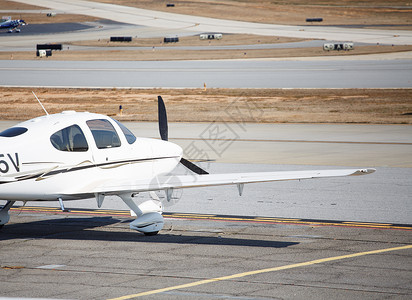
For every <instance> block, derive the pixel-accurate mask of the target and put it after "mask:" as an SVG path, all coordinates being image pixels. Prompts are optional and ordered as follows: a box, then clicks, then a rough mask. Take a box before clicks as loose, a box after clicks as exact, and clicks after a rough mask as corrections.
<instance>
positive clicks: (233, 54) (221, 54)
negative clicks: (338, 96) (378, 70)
mask: <svg viewBox="0 0 412 300" xmlns="http://www.w3.org/2000/svg"><path fill="white" fill-rule="evenodd" d="M404 51H412V46H362V47H355V50H351V51H330V52H328V51H323V50H322V49H321V48H292V49H257V50H174V49H172V50H159V49H154V50H102V51H88V50H85V51H72V50H69V51H67V50H64V51H53V54H52V56H49V57H43V58H40V57H36V54H35V51H33V52H28V51H21V52H17V51H16V52H6V51H4V52H0V60H12V59H14V60H31V59H38V60H68V61H70V60H72V61H147V60H151V61H159V60H207V59H244V58H285V57H316V56H348V55H360V54H375V53H393V52H404Z"/></svg>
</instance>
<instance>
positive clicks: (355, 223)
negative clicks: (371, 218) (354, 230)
mask: <svg viewBox="0 0 412 300" xmlns="http://www.w3.org/2000/svg"><path fill="white" fill-rule="evenodd" d="M342 223H344V224H353V225H371V224H372V225H378V226H388V225H392V224H390V223H367V222H342Z"/></svg>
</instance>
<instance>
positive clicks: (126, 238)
mask: <svg viewBox="0 0 412 300" xmlns="http://www.w3.org/2000/svg"><path fill="white" fill-rule="evenodd" d="M121 223H128V221H124V220H119V219H115V218H112V217H87V218H70V217H69V218H56V219H48V220H41V221H32V222H27V223H9V224H6V225H5V226H4V227H3V228H2V229H1V230H0V241H2V240H14V239H56V240H85V241H113V242H134V243H136V242H138V243H165V244H166V243H167V244H173V243H177V244H188V245H219V246H228V245H230V246H246V247H270V248H285V247H289V246H292V245H297V244H299V243H296V242H282V241H268V240H258V239H244V238H233V237H225V236H204V235H193V234H184V235H181V234H180V233H176V234H173V233H172V232H169V233H168V232H167V231H162V232H160V233H159V234H158V235H155V236H145V235H143V234H141V233H139V232H136V231H132V230H130V229H128V226H127V230H130V231H124V227H123V228H122V227H120V228H121V229H119V230H113V228H115V229H116V228H117V227H110V229H111V230H104V228H103V230H102V229H100V228H101V227H105V226H109V225H114V224H121ZM98 228H99V229H98Z"/></svg>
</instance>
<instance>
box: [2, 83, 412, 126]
mask: <svg viewBox="0 0 412 300" xmlns="http://www.w3.org/2000/svg"><path fill="white" fill-rule="evenodd" d="M31 91H32V89H28V88H0V107H1V110H0V119H1V120H24V119H28V118H32V117H36V116H40V115H43V114H44V112H43V110H42V109H41V107H40V105H39V104H38V103H37V100H36V99H35V98H34V97H33V95H32V93H31ZM34 91H35V93H36V94H37V96H38V97H39V98H40V100H41V101H42V102H43V105H44V106H45V107H46V109H47V110H48V111H49V113H57V112H61V111H63V110H76V111H90V112H97V113H103V114H107V115H111V116H114V117H116V118H117V119H120V120H127V121H157V96H158V95H162V96H163V99H164V100H165V102H166V105H167V108H168V118H169V121H171V122H212V121H214V120H218V121H224V122H237V121H240V120H239V119H237V118H241V119H242V121H244V122H265V123H365V124H412V99H411V98H412V91H411V89H378V90H376V89H371V90H369V89H336V90H333V89H298V90H283V89H208V90H206V91H204V90H203V89H182V90H179V89H173V90H166V89H164V90H163V89H151V90H136V89H41V88H37V89H34ZM119 105H122V106H123V114H122V115H119V114H118V113H119ZM188 112H191V113H188ZM234 115H236V116H237V117H234Z"/></svg>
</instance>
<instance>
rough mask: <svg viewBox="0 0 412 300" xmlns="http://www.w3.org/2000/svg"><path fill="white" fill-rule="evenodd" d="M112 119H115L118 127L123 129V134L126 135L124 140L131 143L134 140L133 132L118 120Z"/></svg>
mask: <svg viewBox="0 0 412 300" xmlns="http://www.w3.org/2000/svg"><path fill="white" fill-rule="evenodd" d="M112 120H113V121H115V122H116V123H117V125H119V127H120V129H121V130H122V131H123V133H124V136H125V137H126V140H127V142H128V143H129V144H133V143H134V142H135V141H136V137H135V136H134V134H133V133H132V132H131V131H130V130H129V129H128V128H127V127H126V126H124V125H123V124H122V123H120V122H119V121H117V120H115V119H112Z"/></svg>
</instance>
